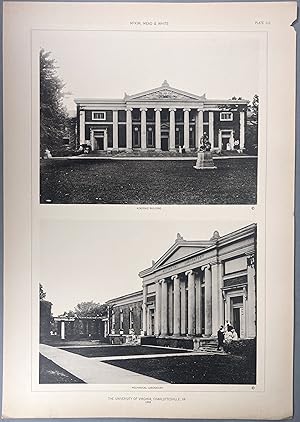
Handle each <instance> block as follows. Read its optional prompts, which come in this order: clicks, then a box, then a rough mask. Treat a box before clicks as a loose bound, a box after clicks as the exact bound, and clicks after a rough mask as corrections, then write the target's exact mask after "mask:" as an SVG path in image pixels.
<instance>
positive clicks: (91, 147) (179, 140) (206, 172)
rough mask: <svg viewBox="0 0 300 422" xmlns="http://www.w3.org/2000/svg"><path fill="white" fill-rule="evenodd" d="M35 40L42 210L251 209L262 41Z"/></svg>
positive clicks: (45, 34)
mask: <svg viewBox="0 0 300 422" xmlns="http://www.w3.org/2000/svg"><path fill="white" fill-rule="evenodd" d="M162 29H163V26H162ZM35 36H36V37H37V38H38V41H39V46H40V51H39V54H40V72H39V77H40V96H39V97H40V202H41V203H42V204H159V205H171V204H191V205H202V204H208V205H209V204H256V203H257V171H258V165H257V160H258V155H259V154H258V152H259V142H258V137H259V136H258V135H259V133H258V132H259V130H258V123H259V103H260V98H261V92H262V91H263V87H262V85H263V70H264V66H263V64H264V63H262V61H263V60H262V57H264V56H263V54H262V51H263V44H262V40H263V38H262V36H261V34H259V33H251V32H205V31H204V32H185V33H182V32H181V33H176V32H164V31H163V30H162V31H157V32H153V31H152V32H151V31H142V32H139V31H115V32H114V31H53V30H52V31H38V32H37V34H35Z"/></svg>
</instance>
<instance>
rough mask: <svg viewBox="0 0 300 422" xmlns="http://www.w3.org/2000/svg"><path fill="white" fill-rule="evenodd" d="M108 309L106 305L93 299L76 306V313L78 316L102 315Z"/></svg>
mask: <svg viewBox="0 0 300 422" xmlns="http://www.w3.org/2000/svg"><path fill="white" fill-rule="evenodd" d="M105 311H106V306H105V305H101V304H100V303H96V302H94V301H93V300H91V301H90V302H81V303H78V305H77V306H75V315H76V316H77V317H96V316H102V315H103V314H104V313H105Z"/></svg>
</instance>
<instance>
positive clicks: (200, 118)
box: [196, 108, 203, 149]
mask: <svg viewBox="0 0 300 422" xmlns="http://www.w3.org/2000/svg"><path fill="white" fill-rule="evenodd" d="M196 133H197V137H196V148H197V149H198V148H199V146H200V139H201V138H202V136H203V109H202V108H198V109H197V132H196Z"/></svg>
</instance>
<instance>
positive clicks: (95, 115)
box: [92, 111, 106, 120]
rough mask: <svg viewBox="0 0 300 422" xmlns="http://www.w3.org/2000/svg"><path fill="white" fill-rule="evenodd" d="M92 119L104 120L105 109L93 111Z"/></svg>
mask: <svg viewBox="0 0 300 422" xmlns="http://www.w3.org/2000/svg"><path fill="white" fill-rule="evenodd" d="M92 120H106V113H105V111H93V112H92Z"/></svg>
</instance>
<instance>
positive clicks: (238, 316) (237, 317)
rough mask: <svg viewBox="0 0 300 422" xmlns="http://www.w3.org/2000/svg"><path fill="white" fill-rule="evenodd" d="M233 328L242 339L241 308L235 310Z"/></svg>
mask: <svg viewBox="0 0 300 422" xmlns="http://www.w3.org/2000/svg"><path fill="white" fill-rule="evenodd" d="M232 311H233V321H232V323H233V326H234V329H235V331H236V332H237V335H238V336H239V337H240V335H241V308H240V307H238V308H233V310H232Z"/></svg>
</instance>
